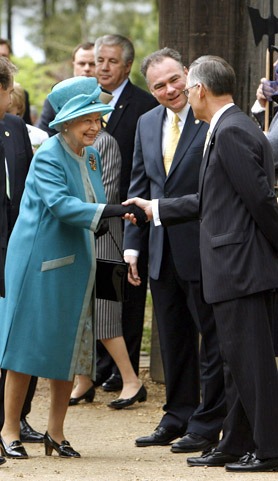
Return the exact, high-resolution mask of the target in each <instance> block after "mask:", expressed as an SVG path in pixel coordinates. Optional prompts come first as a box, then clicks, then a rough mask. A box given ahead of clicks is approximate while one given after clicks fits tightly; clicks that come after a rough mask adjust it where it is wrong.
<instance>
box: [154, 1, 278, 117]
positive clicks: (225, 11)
mask: <svg viewBox="0 0 278 481" xmlns="http://www.w3.org/2000/svg"><path fill="white" fill-rule="evenodd" d="M247 6H251V7H253V8H257V9H258V10H259V12H260V15H261V16H262V17H264V18H267V17H268V15H269V6H270V2H269V0H233V1H231V0H213V1H212V0H171V2H170V1H169V0H159V44H160V47H161V48H162V47H165V46H168V47H172V48H175V49H177V50H179V51H180V52H181V54H182V56H183V59H184V63H185V65H189V64H190V63H191V62H192V61H193V60H194V59H196V58H197V57H199V56H201V55H207V54H212V55H219V56H220V57H223V58H225V59H226V60H227V61H228V62H229V63H230V64H231V65H232V66H233V68H234V70H235V72H236V76H237V95H236V98H235V101H236V103H237V104H238V105H239V106H240V107H241V108H242V109H243V110H244V111H245V112H246V113H247V114H249V113H250V108H251V106H252V105H253V103H254V100H255V96H256V89H257V86H258V83H259V80H260V78H261V77H262V76H265V53H266V48H267V43H268V38H267V36H266V35H264V36H263V39H262V41H261V42H260V44H259V45H258V46H257V47H256V45H255V41H254V36H253V30H252V26H251V22H250V19H249V13H248V9H247ZM274 14H275V12H274Z"/></svg>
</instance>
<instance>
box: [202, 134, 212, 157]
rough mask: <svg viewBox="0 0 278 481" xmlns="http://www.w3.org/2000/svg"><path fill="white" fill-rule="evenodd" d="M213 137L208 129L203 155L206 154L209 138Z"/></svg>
mask: <svg viewBox="0 0 278 481" xmlns="http://www.w3.org/2000/svg"><path fill="white" fill-rule="evenodd" d="M210 138H211V132H210V131H209V130H208V131H207V135H206V140H205V145H204V150H203V156H204V155H205V151H206V148H207V146H208V143H209V140H210Z"/></svg>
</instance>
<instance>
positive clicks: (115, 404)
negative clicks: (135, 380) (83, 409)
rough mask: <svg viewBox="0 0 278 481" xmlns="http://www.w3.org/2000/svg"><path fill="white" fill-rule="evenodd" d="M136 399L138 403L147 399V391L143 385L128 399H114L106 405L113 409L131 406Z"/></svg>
mask: <svg viewBox="0 0 278 481" xmlns="http://www.w3.org/2000/svg"><path fill="white" fill-rule="evenodd" d="M136 401H138V402H139V403H143V402H145V401H147V391H146V388H145V386H144V385H142V386H141V387H140V389H139V391H138V392H137V393H136V394H135V395H134V396H132V397H130V398H128V399H121V398H120V399H115V401H111V402H110V403H109V404H107V406H109V407H110V408H113V409H124V408H127V407H128V406H132V404H134V403H136Z"/></svg>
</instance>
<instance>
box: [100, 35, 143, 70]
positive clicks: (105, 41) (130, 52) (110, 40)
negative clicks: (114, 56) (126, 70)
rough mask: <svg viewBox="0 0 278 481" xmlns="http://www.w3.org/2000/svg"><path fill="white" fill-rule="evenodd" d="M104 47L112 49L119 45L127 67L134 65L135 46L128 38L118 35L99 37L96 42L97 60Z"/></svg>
mask: <svg viewBox="0 0 278 481" xmlns="http://www.w3.org/2000/svg"><path fill="white" fill-rule="evenodd" d="M102 45H109V46H110V47H114V46H115V45H119V46H120V47H121V49H122V58H123V61H124V63H125V64H126V65H127V64H129V63H133V60H134V55H135V52H134V46H133V44H132V42H131V41H130V40H129V39H128V38H126V37H123V36H122V35H118V34H111V35H103V36H102V37H98V38H97V39H96V41H95V57H96V60H97V56H98V51H99V49H100V47H101V46H102Z"/></svg>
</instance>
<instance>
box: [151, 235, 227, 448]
mask: <svg viewBox="0 0 278 481" xmlns="http://www.w3.org/2000/svg"><path fill="white" fill-rule="evenodd" d="M150 287H151V291H152V296H153V304H154V310H155V315H156V319H157V326H158V332H159V338H160V347H161V355H162V362H163V368H164V375H165V384H166V404H165V406H164V407H163V409H164V411H166V414H165V415H164V416H163V418H162V420H161V422H160V425H161V426H163V427H165V428H167V429H169V430H172V431H179V432H180V433H181V434H184V433H185V432H194V433H196V434H199V435H201V436H204V437H206V438H207V439H211V440H215V439H218V436H219V433H220V431H221V429H222V423H223V419H224V417H225V415H226V403H225V393H224V376H223V366H222V359H221V356H220V351H219V344H218V339H217V335H216V325H215V321H214V317H213V312H212V308H211V306H209V305H208V304H206V303H205V302H203V301H202V299H201V295H200V285H199V282H198V281H185V280H182V279H181V278H180V277H179V276H178V274H177V272H176V269H175V265H174V262H173V258H172V254H171V251H170V246H169V241H168V237H167V234H166V233H165V245H164V251H163V261H162V266H161V274H160V278H159V279H158V280H154V279H152V278H151V279H150ZM198 331H199V332H200V333H201V334H202V342H201V350H200V366H199V332H198ZM199 367H200V369H201V376H200V369H199ZM199 377H200V381H201V389H202V401H201V403H200V382H199Z"/></svg>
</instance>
